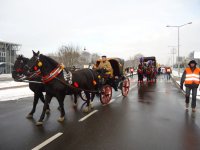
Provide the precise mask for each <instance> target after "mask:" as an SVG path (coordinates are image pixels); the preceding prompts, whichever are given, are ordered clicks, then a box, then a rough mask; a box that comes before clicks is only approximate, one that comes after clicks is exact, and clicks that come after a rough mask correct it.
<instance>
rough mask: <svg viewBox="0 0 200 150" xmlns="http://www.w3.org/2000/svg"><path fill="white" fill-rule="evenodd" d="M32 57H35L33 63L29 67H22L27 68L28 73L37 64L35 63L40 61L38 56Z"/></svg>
mask: <svg viewBox="0 0 200 150" xmlns="http://www.w3.org/2000/svg"><path fill="white" fill-rule="evenodd" d="M33 57H36V59H35V61H34V62H33V64H32V65H31V66H29V65H28V64H26V65H25V66H24V68H27V69H28V71H30V70H31V69H32V68H33V67H34V66H35V64H37V62H38V61H39V60H40V54H39V55H38V56H33Z"/></svg>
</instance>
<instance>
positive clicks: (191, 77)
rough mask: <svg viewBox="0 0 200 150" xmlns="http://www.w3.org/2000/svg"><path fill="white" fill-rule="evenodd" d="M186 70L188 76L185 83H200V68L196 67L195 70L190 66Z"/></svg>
mask: <svg viewBox="0 0 200 150" xmlns="http://www.w3.org/2000/svg"><path fill="white" fill-rule="evenodd" d="M185 72H186V78H185V84H199V82H200V80H199V72H200V70H199V68H196V69H195V70H194V71H193V72H192V70H191V69H190V68H186V69H185Z"/></svg>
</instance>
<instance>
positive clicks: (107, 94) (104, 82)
mask: <svg viewBox="0 0 200 150" xmlns="http://www.w3.org/2000/svg"><path fill="white" fill-rule="evenodd" d="M107 60H108V61H109V62H110V64H111V66H112V69H113V77H109V76H108V75H107V74H106V73H105V72H103V73H101V74H99V76H98V80H99V81H98V89H99V95H100V101H101V103H102V104H108V103H109V102H110V100H111V98H112V88H117V89H119V90H121V93H122V95H123V96H124V97H126V96H127V95H128V92H129V88H130V81H129V78H128V77H127V76H125V74H124V60H123V59H120V58H108V59H107ZM100 62H101V60H97V61H96V67H98V66H99V64H100Z"/></svg>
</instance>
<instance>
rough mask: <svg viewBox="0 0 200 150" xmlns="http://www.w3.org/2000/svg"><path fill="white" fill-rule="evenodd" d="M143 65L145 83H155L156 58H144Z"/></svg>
mask: <svg viewBox="0 0 200 150" xmlns="http://www.w3.org/2000/svg"><path fill="white" fill-rule="evenodd" d="M143 62H144V64H146V68H145V75H146V77H147V82H148V81H149V82H153V81H155V82H156V75H157V68H156V57H154V56H152V57H144V58H143Z"/></svg>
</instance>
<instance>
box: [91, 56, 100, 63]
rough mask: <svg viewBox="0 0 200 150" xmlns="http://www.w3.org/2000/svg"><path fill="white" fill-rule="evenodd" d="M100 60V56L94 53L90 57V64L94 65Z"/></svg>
mask: <svg viewBox="0 0 200 150" xmlns="http://www.w3.org/2000/svg"><path fill="white" fill-rule="evenodd" d="M99 58H100V56H99V55H98V54H97V53H94V54H92V55H91V63H92V64H95V63H96V61H97V60H98V59H99Z"/></svg>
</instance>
